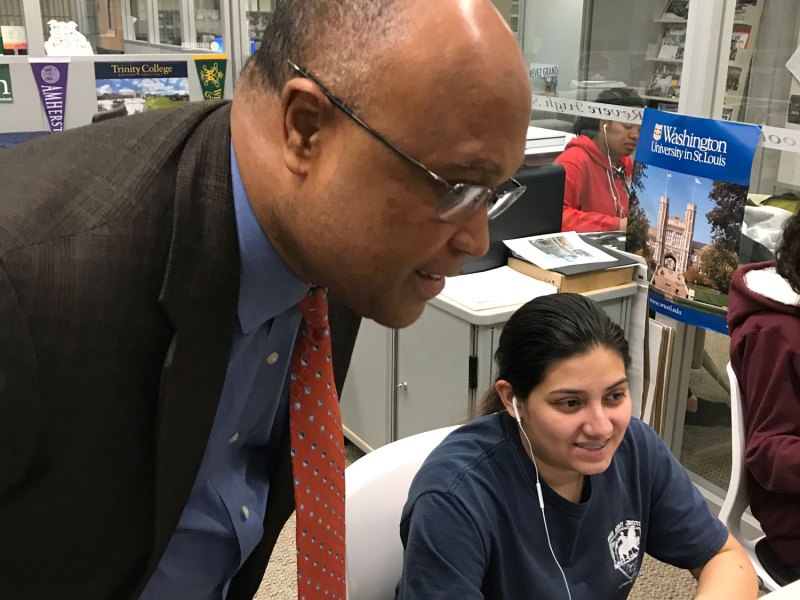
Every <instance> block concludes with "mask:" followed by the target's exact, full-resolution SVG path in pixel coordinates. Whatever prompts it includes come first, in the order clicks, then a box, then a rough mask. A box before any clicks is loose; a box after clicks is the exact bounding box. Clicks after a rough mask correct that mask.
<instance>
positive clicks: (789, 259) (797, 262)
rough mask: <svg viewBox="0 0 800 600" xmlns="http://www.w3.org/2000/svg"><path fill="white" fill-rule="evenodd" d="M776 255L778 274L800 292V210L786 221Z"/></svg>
mask: <svg viewBox="0 0 800 600" xmlns="http://www.w3.org/2000/svg"><path fill="white" fill-rule="evenodd" d="M775 255H776V257H777V258H778V264H777V265H776V266H775V269H776V270H777V271H778V274H779V275H780V276H781V277H783V278H784V279H785V280H786V281H788V282H789V285H790V286H792V289H793V290H794V291H795V292H797V293H798V294H800V212H796V213H795V214H794V216H793V217H792V218H791V219H789V220H788V221H787V222H786V225H785V226H784V228H783V237H782V239H781V243H780V245H778V249H777V250H776V251H775Z"/></svg>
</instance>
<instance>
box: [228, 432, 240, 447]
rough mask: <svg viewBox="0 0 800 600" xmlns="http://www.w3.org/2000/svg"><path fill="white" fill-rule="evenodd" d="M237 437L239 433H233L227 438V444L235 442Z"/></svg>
mask: <svg viewBox="0 0 800 600" xmlns="http://www.w3.org/2000/svg"><path fill="white" fill-rule="evenodd" d="M238 439H239V434H238V433H234V434H233V435H232V436H231V437H229V438H228V443H229V444H235V443H236V440H238Z"/></svg>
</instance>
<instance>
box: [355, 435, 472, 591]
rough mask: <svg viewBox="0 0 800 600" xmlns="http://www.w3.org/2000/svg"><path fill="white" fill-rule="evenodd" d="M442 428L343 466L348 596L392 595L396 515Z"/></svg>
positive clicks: (398, 549) (397, 553)
mask: <svg viewBox="0 0 800 600" xmlns="http://www.w3.org/2000/svg"><path fill="white" fill-rule="evenodd" d="M454 429H456V426H453V427H443V428H441V429H434V430H432V431H426V432H424V433H418V434H417V435H412V436H409V437H407V438H403V439H401V440H397V441H396V442H392V443H391V444H387V445H385V446H382V447H380V448H378V449H377V450H374V451H373V452H370V453H369V454H367V455H366V456H363V457H362V458H360V459H358V460H357V461H356V462H354V463H353V464H352V465H350V466H349V467H347V469H345V472H344V473H345V489H346V509H345V517H346V523H347V533H346V543H347V550H346V555H345V568H346V574H347V597H348V599H349V600H384V599H385V600H393V599H394V589H395V586H396V585H397V582H398V580H399V579H400V574H401V571H402V567H403V544H402V542H401V541H400V515H401V513H402V511H403V506H404V505H405V503H406V499H407V497H408V488H409V486H410V485H411V480H412V479H413V478H414V475H416V473H417V471H418V470H419V468H420V466H421V465H422V463H423V462H424V461H425V459H426V458H427V456H428V454H430V452H431V450H433V449H434V448H435V447H436V446H438V445H439V442H441V441H442V440H443V439H444V438H445V437H446V436H447V434H449V433H450V432H451V431H453V430H454Z"/></svg>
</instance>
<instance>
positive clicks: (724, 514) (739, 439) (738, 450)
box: [719, 363, 781, 591]
mask: <svg viewBox="0 0 800 600" xmlns="http://www.w3.org/2000/svg"><path fill="white" fill-rule="evenodd" d="M727 370H728V381H729V382H730V385H731V455H732V456H731V458H732V460H731V480H730V483H729V484H728V492H727V493H726V494H725V501H724V502H723V503H722V508H721V509H720V511H719V519H720V521H722V522H723V523H724V524H725V526H726V527H727V528H728V531H730V532H731V535H733V537H735V538H736V539H737V540H738V541H739V543H740V544H741V545H742V546H743V547H744V549H745V551H746V552H747V554H748V556H749V557H750V562H751V563H753V568H754V569H755V571H756V574H757V575H758V576H759V578H761V581H762V583H763V585H764V587H766V588H767V589H768V590H770V591H772V590H776V589H778V588H780V587H781V586H780V585H778V584H777V583H776V582H775V580H774V579H773V578H772V577H771V576H770V575H769V574H768V573H767V572H766V570H765V569H764V567H763V566H761V561H760V560H759V559H758V556H757V555H756V544H757V543H758V541H759V540H760V539H761V538H760V537H759V538H756V539H754V540H751V539H749V538H747V537H745V536H744V534H743V533H742V515H743V514H744V511H745V509H746V508H747V507H748V506H749V504H750V498H749V496H748V495H747V477H746V476H745V466H744V451H745V428H744V405H743V400H742V391H741V388H740V387H739V381H738V380H737V378H736V373H734V372H733V367H732V366H731V364H730V363H728V367H727ZM762 537H763V536H762Z"/></svg>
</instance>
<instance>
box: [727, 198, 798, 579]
mask: <svg viewBox="0 0 800 600" xmlns="http://www.w3.org/2000/svg"><path fill="white" fill-rule="evenodd" d="M776 256H777V261H770V262H761V263H753V264H749V265H746V266H742V267H740V268H739V269H737V271H736V273H735V274H734V277H733V281H732V283H731V288H730V295H729V310H728V326H729V329H730V332H731V366H732V367H733V370H734V372H735V373H736V377H737V378H738V380H739V387H740V388H741V391H742V400H743V402H744V416H745V438H746V448H745V466H746V468H747V490H748V493H749V495H750V508H751V510H752V512H753V516H755V517H756V518H757V519H758V520H759V521H760V522H761V528H762V529H763V530H764V533H765V534H766V539H767V542H768V547H763V546H762V548H763V550H764V552H765V556H762V562H765V561H764V557H767V559H768V560H767V561H766V562H767V563H768V562H769V559H770V558H771V556H774V557H775V558H777V560H778V561H780V563H782V566H783V567H785V569H783V571H784V572H786V571H788V572H789V573H791V574H793V577H789V580H791V579H798V578H800V214H796V215H795V216H794V217H792V218H791V219H790V220H789V221H787V223H786V225H785V227H784V230H783V238H782V241H781V243H780V245H779V246H778V249H777V252H776ZM759 555H760V556H761V554H759Z"/></svg>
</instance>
